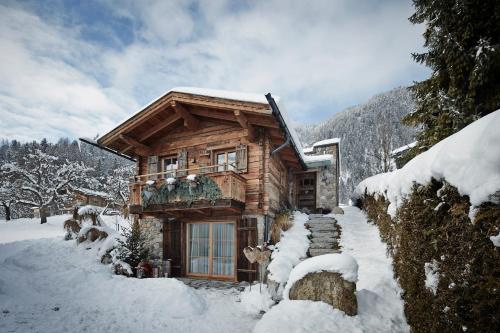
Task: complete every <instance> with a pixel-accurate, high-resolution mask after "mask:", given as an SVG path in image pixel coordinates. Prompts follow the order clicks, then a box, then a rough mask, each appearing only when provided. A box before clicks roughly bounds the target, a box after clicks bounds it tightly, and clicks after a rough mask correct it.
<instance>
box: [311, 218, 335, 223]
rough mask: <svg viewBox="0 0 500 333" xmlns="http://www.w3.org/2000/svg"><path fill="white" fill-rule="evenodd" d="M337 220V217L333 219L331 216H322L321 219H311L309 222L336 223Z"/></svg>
mask: <svg viewBox="0 0 500 333" xmlns="http://www.w3.org/2000/svg"><path fill="white" fill-rule="evenodd" d="M335 221H336V220H335V219H332V218H330V217H328V218H321V219H309V220H308V222H327V223H328V222H331V223H334V222H335Z"/></svg>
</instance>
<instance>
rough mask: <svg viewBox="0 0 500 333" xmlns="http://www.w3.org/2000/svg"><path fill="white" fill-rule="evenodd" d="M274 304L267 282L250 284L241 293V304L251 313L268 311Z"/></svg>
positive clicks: (256, 313)
mask: <svg viewBox="0 0 500 333" xmlns="http://www.w3.org/2000/svg"><path fill="white" fill-rule="evenodd" d="M273 304H274V301H273V300H272V299H271V295H270V294H269V291H268V290H267V285H265V284H262V285H261V284H255V285H253V286H251V287H250V286H248V287H246V288H245V290H244V291H243V292H242V293H241V305H242V306H243V308H244V309H245V311H246V312H248V313H250V314H254V315H258V314H259V313H260V312H261V311H264V312H267V311H269V309H270V308H271V305H273Z"/></svg>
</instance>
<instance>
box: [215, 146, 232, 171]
mask: <svg viewBox="0 0 500 333" xmlns="http://www.w3.org/2000/svg"><path fill="white" fill-rule="evenodd" d="M216 156H217V158H216V161H215V162H216V163H217V171H218V172H220V171H228V170H236V152H235V151H226V152H220V153H217V155H216Z"/></svg>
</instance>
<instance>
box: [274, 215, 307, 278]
mask: <svg viewBox="0 0 500 333" xmlns="http://www.w3.org/2000/svg"><path fill="white" fill-rule="evenodd" d="M308 220H309V215H307V214H304V213H301V212H299V211H295V212H294V213H293V225H292V226H291V227H290V229H288V230H287V231H284V232H282V234H281V238H280V241H279V242H278V243H277V244H276V246H275V249H274V251H273V253H272V255H271V263H270V264H269V265H268V266H267V269H268V270H269V278H270V279H271V280H273V281H276V282H278V283H285V282H286V281H287V280H288V276H289V275H290V272H291V271H292V268H293V267H294V266H295V265H297V264H298V263H299V262H300V260H301V259H302V258H305V257H306V256H307V250H308V249H309V238H308V237H307V236H308V235H309V233H310V232H309V230H307V228H306V226H305V225H304V224H305V223H306V222H307V221H308Z"/></svg>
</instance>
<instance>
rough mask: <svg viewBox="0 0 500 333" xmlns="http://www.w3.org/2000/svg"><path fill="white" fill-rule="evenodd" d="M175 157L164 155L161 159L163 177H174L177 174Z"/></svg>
mask: <svg viewBox="0 0 500 333" xmlns="http://www.w3.org/2000/svg"><path fill="white" fill-rule="evenodd" d="M177 168H178V163H177V157H173V156H172V157H165V158H164V159H163V172H164V175H165V178H175V176H176V174H177Z"/></svg>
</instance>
